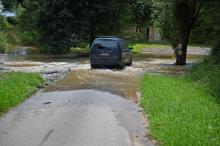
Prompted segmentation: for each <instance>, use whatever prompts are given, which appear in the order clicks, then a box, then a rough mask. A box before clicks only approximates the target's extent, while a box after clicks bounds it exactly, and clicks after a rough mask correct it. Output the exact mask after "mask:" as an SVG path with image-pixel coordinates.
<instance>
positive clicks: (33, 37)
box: [18, 31, 39, 45]
mask: <svg viewBox="0 0 220 146" xmlns="http://www.w3.org/2000/svg"><path fill="white" fill-rule="evenodd" d="M18 36H19V38H20V39H21V43H22V44H23V45H38V42H39V33H38V32H36V31H25V32H20V33H18Z"/></svg>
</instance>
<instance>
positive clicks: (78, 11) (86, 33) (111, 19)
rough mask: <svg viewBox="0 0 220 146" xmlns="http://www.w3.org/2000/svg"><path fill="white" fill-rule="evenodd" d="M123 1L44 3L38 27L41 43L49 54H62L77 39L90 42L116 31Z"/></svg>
mask: <svg viewBox="0 0 220 146" xmlns="http://www.w3.org/2000/svg"><path fill="white" fill-rule="evenodd" d="M125 5H126V2H125V1H124V0H107V1H102V0H96V1H88V0H87V1H84V0H81V1H77V2H72V1H62V0H52V1H45V2H44V3H43V4H42V8H41V12H40V19H39V24H40V25H39V26H40V29H41V31H42V33H43V35H42V42H44V43H45V44H48V45H49V48H48V49H49V51H50V52H54V53H55V52H66V51H68V49H69V48H70V47H71V46H72V45H73V44H74V43H75V41H76V40H78V39H79V38H81V39H84V40H89V41H93V39H94V38H95V36H96V35H103V34H104V35H113V34H115V33H117V32H120V26H121V25H120V21H121V14H122V12H121V10H123V9H122V8H123V6H125Z"/></svg>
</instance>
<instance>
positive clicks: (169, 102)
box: [141, 75, 220, 146]
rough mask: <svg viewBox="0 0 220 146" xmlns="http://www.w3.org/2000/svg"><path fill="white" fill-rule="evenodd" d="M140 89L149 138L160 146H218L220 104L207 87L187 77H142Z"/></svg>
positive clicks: (219, 140)
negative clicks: (146, 115) (147, 122)
mask: <svg viewBox="0 0 220 146" xmlns="http://www.w3.org/2000/svg"><path fill="white" fill-rule="evenodd" d="M141 90H142V99H141V105H142V107H143V108H144V110H145V112H146V113H147V114H148V116H149V121H150V130H151V135H152V136H153V137H154V138H156V139H157V140H158V141H159V143H160V144H161V145H166V146H171V145H175V146H186V145H192V146H202V145H207V146H208V145H210V146H219V145H220V105H219V104H218V103H217V101H216V98H215V97H213V96H211V94H210V92H209V89H208V88H206V86H202V85H201V84H199V83H197V82H193V81H191V80H189V79H187V78H186V77H180V78H174V77H169V76H163V75H145V76H144V78H143V81H142V86H141Z"/></svg>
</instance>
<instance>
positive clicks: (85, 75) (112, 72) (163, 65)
mask: <svg viewBox="0 0 220 146" xmlns="http://www.w3.org/2000/svg"><path fill="white" fill-rule="evenodd" d="M79 64H81V65H82V67H81V68H78V69H77V68H71V69H70V70H72V71H71V72H69V73H68V74H67V75H66V77H65V78H64V79H62V80H60V81H58V82H57V83H55V84H52V85H50V86H48V87H47V88H46V91H65V90H80V89H94V90H100V91H107V92H111V93H114V94H117V95H120V96H122V97H124V98H127V99H130V100H132V101H133V102H138V97H139V89H140V82H141V78H142V75H143V74H144V73H145V72H148V73H161V74H171V75H181V74H183V73H184V72H185V71H186V70H187V68H189V67H190V66H191V64H189V65H187V66H184V67H177V66H175V65H174V64H173V60H164V59H152V60H151V61H150V60H149V61H135V62H134V64H133V66H131V67H126V68H125V69H124V70H117V69H112V68H110V69H106V68H100V69H95V70H91V69H90V67H89V62H88V61H83V62H80V63H79ZM83 66H84V67H83Z"/></svg>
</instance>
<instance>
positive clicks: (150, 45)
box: [131, 43, 170, 53]
mask: <svg viewBox="0 0 220 146" xmlns="http://www.w3.org/2000/svg"><path fill="white" fill-rule="evenodd" d="M131 47H133V48H134V50H133V52H135V53H140V51H141V49H144V48H152V49H158V48H170V45H169V44H167V43H164V44H162V43H136V44H132V45H131Z"/></svg>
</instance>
